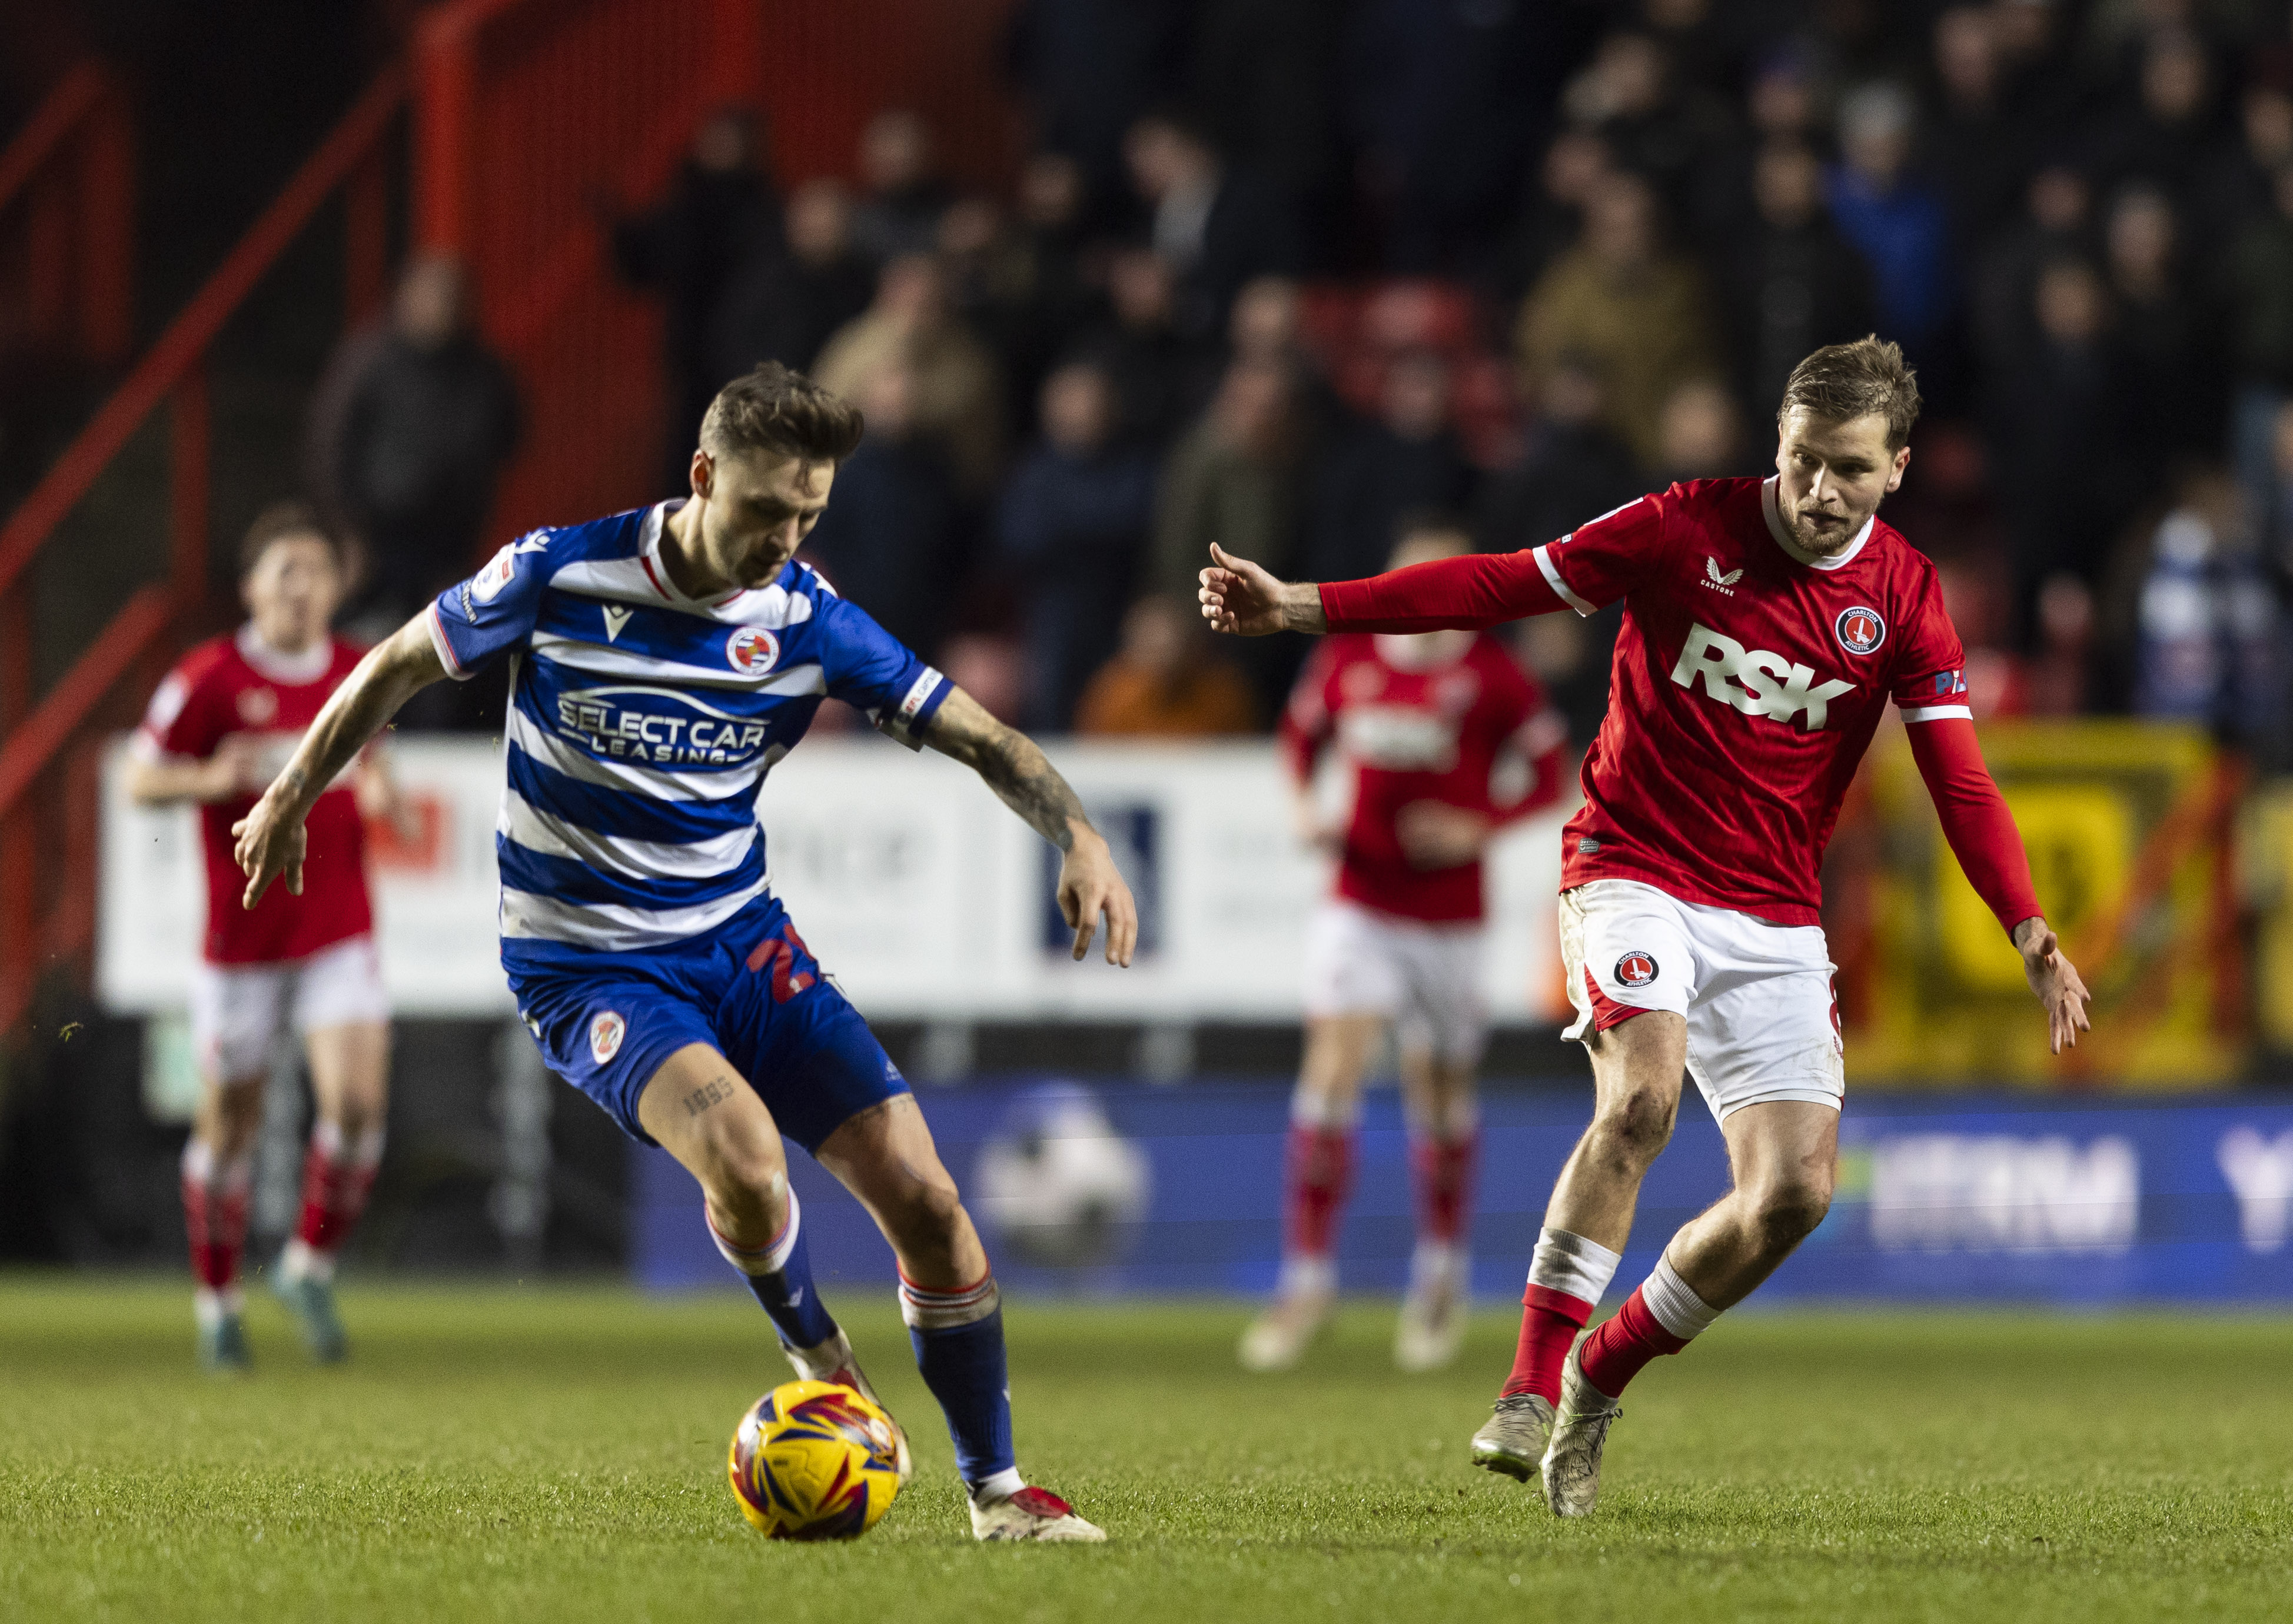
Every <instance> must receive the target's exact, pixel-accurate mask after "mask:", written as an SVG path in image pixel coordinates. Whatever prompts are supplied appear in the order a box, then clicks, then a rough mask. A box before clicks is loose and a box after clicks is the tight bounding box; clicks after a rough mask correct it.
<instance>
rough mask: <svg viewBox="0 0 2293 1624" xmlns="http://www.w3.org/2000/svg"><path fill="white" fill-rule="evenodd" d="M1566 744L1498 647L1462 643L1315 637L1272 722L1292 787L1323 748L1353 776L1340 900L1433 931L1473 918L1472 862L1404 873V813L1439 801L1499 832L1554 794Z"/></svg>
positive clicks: (1484, 640)
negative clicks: (1330, 748) (1491, 823)
mask: <svg viewBox="0 0 2293 1624" xmlns="http://www.w3.org/2000/svg"><path fill="white" fill-rule="evenodd" d="M1567 740H1568V725H1567V723H1564V722H1562V721H1561V719H1560V715H1558V714H1557V713H1555V712H1553V711H1552V710H1550V709H1548V708H1547V707H1546V706H1545V703H1544V692H1543V691H1542V690H1540V689H1539V688H1538V687H1537V685H1536V682H1535V678H1533V677H1531V676H1530V675H1528V674H1527V672H1525V671H1523V670H1522V669H1521V668H1520V667H1519V666H1518V665H1516V664H1515V663H1514V662H1513V659H1512V657H1511V655H1510V654H1508V653H1506V652H1505V650H1504V648H1503V645H1502V644H1501V643H1499V642H1497V641H1496V640H1495V638H1493V637H1488V636H1486V635H1483V634H1479V633H1473V632H1444V633H1434V634H1429V635H1425V636H1398V637H1396V636H1373V635H1370V634H1341V635H1338V636H1334V637H1329V638H1325V639H1324V640H1323V642H1321V643H1320V644H1318V645H1317V647H1316V649H1315V650H1314V656H1313V658H1312V659H1311V660H1309V662H1308V663H1307V666H1306V669H1305V670H1304V671H1303V672H1302V673H1301V674H1300V676H1299V679H1298V685H1297V687H1296V688H1295V689H1294V690H1292V693H1291V696H1290V704H1289V706H1288V707H1287V708H1286V709H1285V710H1284V713H1283V717H1282V742H1283V746H1284V751H1285V753H1286V754H1287V755H1288V756H1289V758H1290V764H1291V769H1292V772H1294V773H1295V774H1296V775H1297V777H1298V779H1299V780H1300V783H1301V784H1303V783H1305V782H1306V781H1308V780H1310V779H1311V778H1312V776H1313V772H1314V766H1315V763H1316V762H1317V760H1318V759H1319V756H1320V754H1321V752H1322V750H1323V748H1324V747H1325V746H1327V745H1331V744H1334V745H1335V746H1336V747H1337V750H1338V752H1339V755H1340V756H1341V759H1342V760H1343V761H1344V762H1345V764H1347V766H1348V767H1349V769H1350V770H1351V776H1352V780H1353V784H1352V788H1353V796H1352V800H1353V809H1352V812H1351V815H1350V818H1349V821H1348V823H1347V828H1346V834H1345V844H1344V846H1343V849H1342V852H1341V856H1340V859H1339V862H1338V873H1337V893H1338V894H1339V895H1340V896H1341V897H1346V898H1349V899H1350V900H1352V901H1357V902H1359V903H1360V904H1361V905H1362V906H1363V907H1365V908H1371V909H1376V910H1377V911H1378V912H1380V913H1384V914H1392V915H1396V916H1398V917H1402V918H1405V919H1420V920H1424V921H1426V922H1428V923H1435V924H1453V923H1458V922H1462V921H1467V920H1474V919H1479V917H1481V915H1482V911H1483V901H1482V894H1481V893H1482V887H1481V864H1480V863H1479V860H1475V861H1472V862H1469V863H1461V864H1459V865H1458V866H1456V867H1455V868H1450V869H1419V868H1414V867H1412V866H1411V864H1410V861H1409V860H1408V859H1407V858H1406V856H1404V855H1403V854H1402V848H1401V834H1400V827H1399V820H1400V816H1401V811H1402V809H1403V808H1404V807H1406V806H1408V805H1409V804H1412V803H1414V802H1418V801H1438V802H1440V803H1442V804H1446V805H1449V806H1456V807H1462V808H1463V809H1465V810H1466V811H1468V812H1481V813H1485V814H1487V816H1489V817H1491V818H1494V819H1496V820H1499V821H1503V820H1510V819H1512V818H1517V817H1519V816H1521V815H1522V814H1523V813H1525V812H1530V811H1533V810H1534V809H1535V808H1536V807H1539V806H1544V805H1547V804H1550V803H1551V802H1552V800H1553V799H1554V797H1555V796H1557V795H1558V793H1559V791H1560V769H1561V758H1560V752H1561V747H1562V746H1563V745H1564V744H1565V743H1566V742H1567ZM1508 778H1510V779H1511V780H1512V781H1510V782H1507V781H1504V780H1507V779H1508Z"/></svg>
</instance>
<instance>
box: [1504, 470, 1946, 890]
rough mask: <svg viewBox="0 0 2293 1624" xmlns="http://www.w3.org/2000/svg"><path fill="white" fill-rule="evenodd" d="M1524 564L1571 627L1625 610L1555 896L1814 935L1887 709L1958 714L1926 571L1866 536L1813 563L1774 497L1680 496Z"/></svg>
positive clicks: (1713, 483)
mask: <svg viewBox="0 0 2293 1624" xmlns="http://www.w3.org/2000/svg"><path fill="white" fill-rule="evenodd" d="M1532 556H1533V558H1534V559H1535V563H1536V567H1537V568H1538V570H1541V571H1542V572H1543V573H1544V578H1545V580H1546V581H1547V583H1548V584H1549V585H1551V586H1552V589H1553V590H1554V591H1555V592H1557V593H1559V594H1560V596H1561V598H1562V599H1563V600H1564V601H1565V602H1568V605H1569V607H1570V608H1572V609H1575V610H1577V611H1578V612H1579V613H1581V614H1591V613H1592V611H1593V610H1596V609H1598V608H1600V606H1601V605H1603V604H1605V603H1608V602H1613V601H1614V600H1615V599H1617V598H1620V597H1621V598H1623V599H1624V600H1625V626H1624V632H1623V634H1622V635H1621V636H1620V637H1619V638H1618V639H1617V640H1616V663H1615V666H1614V667H1613V670H1612V672H1611V675H1610V677H1609V683H1610V688H1609V701H1608V715H1607V716H1606V717H1605V718H1603V720H1602V721H1601V723H1600V735H1599V737H1598V738H1597V739H1595V740H1594V741H1593V744H1592V750H1591V751H1590V752H1589V753H1588V754H1587V755H1586V756H1585V758H1584V796H1585V804H1584V809H1583V810H1582V811H1581V812H1578V813H1577V814H1576V817H1574V818H1572V819H1570V820H1569V822H1568V832H1567V835H1566V837H1565V838H1566V843H1567V844H1566V845H1565V846H1564V848H1563V851H1562V854H1561V860H1562V869H1561V876H1562V877H1561V884H1562V885H1564V886H1566V885H1583V884H1584V883H1585V882H1586V881H1587V880H1595V879H1609V878H1615V879H1635V880H1641V881H1644V882H1646V883H1647V884H1649V885H1654V886H1656V887H1657V888H1658V889H1659V890H1662V891H1665V892H1667V893H1670V894H1672V895H1673V896H1676V897H1679V898H1681V900H1682V901H1689V902H1702V903H1707V904H1710V905H1713V906H1715V907H1720V908H1730V909H1738V910H1740V911H1742V912H1745V913H1749V914H1754V915H1756V916H1758V917H1761V918H1763V919H1770V920H1773V921H1774V922H1776V923H1777V924H1779V925H1814V924H1816V923H1818V922H1819V911H1818V910H1819V907H1820V905H1821V902H1822V896H1823V893H1822V885H1821V881H1820V877H1819V868H1820V865H1821V861H1822V858H1823V849H1824V846H1825V845H1826V844H1827V843H1828V842H1829V841H1830V839H1831V830H1832V826H1833V825H1834V824H1835V822H1836V821H1837V820H1838V818H1839V808H1840V804H1841V803H1842V801H1843V800H1844V798H1845V797H1846V794H1847V786H1848V784H1849V782H1850V780H1852V779H1853V778H1854V776H1855V769H1856V767H1857V765H1858V764H1860V763H1861V761H1862V759H1863V754H1864V752H1865V751H1866V750H1867V749H1868V748H1869V747H1870V744H1871V735H1872V734H1873V732H1875V731H1876V730H1877V728H1878V725H1879V719H1880V716H1881V715H1882V714H1883V713H1884V710H1885V709H1886V706H1887V701H1888V700H1889V699H1891V698H1892V699H1894V701H1895V702H1896V703H1897V704H1898V705H1900V706H1901V707H1904V711H1905V718H1906V720H1919V719H1922V718H1923V717H1924V716H1925V715H1940V714H1955V715H1965V708H1964V707H1965V703H1966V701H1965V689H1966V683H1965V677H1964V675H1963V668H1964V667H1965V663H1966V657H1965V652H1964V651H1963V650H1961V648H1960V647H1959V642H1958V634H1957V632H1956V631H1955V630H1953V629H1952V626H1951V624H1950V618H1949V615H1948V614H1946V613H1945V612H1944V610H1943V602H1942V591H1941V587H1940V586H1938V585H1937V583H1936V578H1935V569H1934V566H1933V564H1932V563H1930V562H1928V561H1927V559H1926V557H1925V556H1924V554H1923V553H1919V552H1918V551H1917V550H1916V549H1915V548H1914V547H1912V545H1910V544H1909V543H1908V542H1907V541H1905V540H1904V539H1903V537H1901V535H1900V534H1899V533H1898V532H1897V531H1896V530H1894V529H1892V528H1891V527H1890V526H1888V525H1885V524H1883V523H1881V522H1879V521H1877V520H1876V519H1874V520H1872V521H1871V522H1870V523H1869V524H1868V525H1867V526H1866V527H1865V529H1864V532H1863V534H1862V535H1861V536H1860V537H1858V538H1857V540H1856V541H1855V542H1854V543H1852V544H1851V545H1850V546H1849V547H1848V548H1847V550H1846V551H1845V552H1844V553H1841V554H1840V555H1839V556H1837V557H1836V558H1830V559H1822V560H1814V559H1811V558H1809V557H1807V555H1805V554H1804V553H1801V552H1800V551H1799V549H1798V548H1797V547H1796V545H1795V544H1794V543H1793V541H1792V539H1791V535H1790V532H1789V530H1788V529H1786V528H1785V525H1784V522H1783V520H1782V518H1781V516H1780V514H1779V513H1778V512H1777V509H1776V497H1775V481H1773V480H1771V479H1770V480H1765V481H1762V480H1749V479H1743V480H1698V481H1695V482H1694V483H1692V484H1687V485H1674V486H1673V488H1672V489H1669V490H1667V491H1665V492H1664V493H1662V494H1661V495H1657V496H1647V497H1641V499H1640V500H1639V501H1637V502H1633V503H1629V504H1627V505H1625V506H1623V507H1620V508H1618V509H1616V511H1615V512H1614V513H1607V514H1603V515H1602V516H1601V517H1600V518H1599V519H1596V520H1594V521H1592V523H1590V524H1587V525H1584V526H1583V527H1582V528H1580V529H1577V530H1576V531H1574V532H1572V533H1571V534H1569V535H1568V536H1564V537H1561V538H1560V540H1559V541H1556V542H1552V543H1551V544H1549V545H1545V546H1542V547H1538V548H1535V549H1534V551H1533V553H1532Z"/></svg>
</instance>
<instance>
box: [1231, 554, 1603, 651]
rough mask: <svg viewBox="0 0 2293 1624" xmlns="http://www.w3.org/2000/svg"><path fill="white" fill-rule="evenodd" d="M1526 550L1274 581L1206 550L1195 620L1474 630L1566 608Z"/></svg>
mask: <svg viewBox="0 0 2293 1624" xmlns="http://www.w3.org/2000/svg"><path fill="white" fill-rule="evenodd" d="M1543 552H1544V549H1543V548H1537V549H1535V550H1533V551H1531V552H1527V553H1462V554H1461V555H1459V556H1458V557H1455V558H1430V559H1427V560H1426V561H1425V562H1423V563H1419V564H1407V565H1405V566H1403V567H1402V568H1401V569H1399V570H1387V571H1386V572H1385V573H1384V574H1383V575H1373V576H1367V577H1365V578H1363V579H1361V580H1358V581H1329V582H1325V583H1319V584H1317V583H1316V582H1313V581H1282V580H1276V578H1274V576H1273V575H1272V574H1271V573H1270V572H1269V571H1268V570H1266V569H1264V568H1263V567H1262V566H1260V565H1258V564H1254V563H1252V562H1250V561H1249V560H1248V559H1246V558H1236V557H1235V556H1234V555H1233V554H1232V553H1228V552H1227V551H1225V550H1224V549H1223V548H1220V547H1215V546H1214V547H1212V548H1211V560H1212V562H1211V567H1210V568H1209V569H1207V570H1203V572H1202V573H1201V574H1200V575H1199V576H1197V577H1196V579H1198V580H1199V581H1201V583H1202V587H1201V590H1200V591H1199V592H1198V593H1196V594H1195V595H1196V596H1197V597H1198V598H1199V599H1201V601H1202V605H1203V619H1205V620H1207V621H1209V622H1210V623H1211V627H1212V629H1214V630H1216V631H1220V632H1232V633H1234V634H1236V635H1238V636H1243V637H1264V636H1267V635H1268V634H1271V633H1275V632H1438V631H1446V630H1451V629H1456V630H1462V631H1479V630H1481V629H1483V628H1485V627H1487V626H1501V625H1503V623H1504V622H1506V621H1508V620H1519V619H1521V618H1524V617H1526V616H1529V615H1549V614H1552V613H1553V612H1554V611H1555V610H1561V609H1574V610H1578V611H1579V612H1581V613H1584V614H1588V615H1589V614H1591V613H1592V609H1593V606H1592V604H1590V603H1588V602H1585V601H1584V600H1583V599H1582V598H1576V597H1563V596H1562V595H1561V592H1560V587H1559V586H1558V585H1557V583H1558V582H1559V581H1560V571H1559V570H1558V568H1557V567H1552V566H1549V565H1548V564H1546V563H1544V562H1539V554H1541V553H1543Z"/></svg>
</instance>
